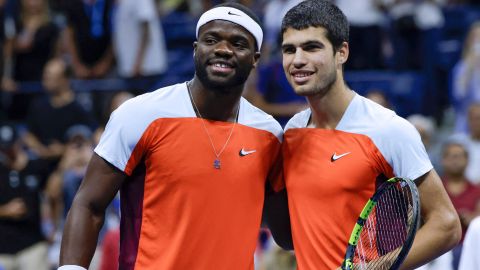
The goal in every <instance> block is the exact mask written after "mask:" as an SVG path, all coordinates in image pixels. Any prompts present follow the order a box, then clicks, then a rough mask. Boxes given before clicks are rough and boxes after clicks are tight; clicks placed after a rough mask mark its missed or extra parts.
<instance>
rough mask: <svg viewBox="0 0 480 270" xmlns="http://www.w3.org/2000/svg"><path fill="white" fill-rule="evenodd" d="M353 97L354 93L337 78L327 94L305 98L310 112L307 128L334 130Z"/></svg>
mask: <svg viewBox="0 0 480 270" xmlns="http://www.w3.org/2000/svg"><path fill="white" fill-rule="evenodd" d="M354 96H355V93H354V92H353V91H352V90H350V89H349V88H348V87H347V86H346V85H345V84H344V83H343V79H340V78H339V79H338V80H337V81H336V82H335V83H334V84H333V85H332V87H331V89H329V90H328V92H327V93H325V94H323V95H313V96H309V97H307V100H308V103H309V105H310V109H311V111H312V119H311V120H310V123H309V126H310V127H315V128H324V129H335V128H336V127H337V125H338V123H339V122H340V120H341V119H342V116H343V114H344V113H345V111H346V110H347V107H348V105H349V104H350V102H351V101H352V99H353V97H354Z"/></svg>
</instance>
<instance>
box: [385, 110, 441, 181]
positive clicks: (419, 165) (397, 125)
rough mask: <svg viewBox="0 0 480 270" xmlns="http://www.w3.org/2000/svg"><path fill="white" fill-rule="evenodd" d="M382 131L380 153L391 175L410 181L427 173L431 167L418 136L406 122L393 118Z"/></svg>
mask: <svg viewBox="0 0 480 270" xmlns="http://www.w3.org/2000/svg"><path fill="white" fill-rule="evenodd" d="M386 125H387V128H385V129H383V131H384V132H385V133H383V134H382V139H381V140H382V141H383V142H382V145H383V147H384V151H382V152H383V153H382V154H383V155H384V156H385V158H386V160H387V162H388V163H389V164H390V165H391V166H392V168H393V173H394V174H395V175H396V176H399V177H405V178H409V179H412V180H415V179H417V178H419V177H420V176H422V175H424V174H425V173H427V172H429V171H430V170H431V169H432V168H433V166H432V163H431V162H430V159H429V157H428V154H427V151H426V149H425V146H424V145H423V143H422V140H421V138H420V134H418V132H417V130H416V129H415V127H414V126H413V125H411V124H410V123H409V122H408V121H407V120H405V119H403V118H401V117H398V116H395V117H394V118H392V121H389V122H388V123H386Z"/></svg>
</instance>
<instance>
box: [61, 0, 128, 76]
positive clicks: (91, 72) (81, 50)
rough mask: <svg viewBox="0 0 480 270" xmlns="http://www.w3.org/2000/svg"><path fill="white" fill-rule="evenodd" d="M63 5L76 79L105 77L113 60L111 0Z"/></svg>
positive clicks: (82, 0) (75, 0)
mask: <svg viewBox="0 0 480 270" xmlns="http://www.w3.org/2000/svg"><path fill="white" fill-rule="evenodd" d="M65 5H66V6H65V13H66V17H67V28H66V33H65V36H66V42H67V50H68V53H69V54H70V56H71V61H72V67H73V72H74V74H75V76H76V77H77V78H81V79H92V78H102V77H105V76H106V75H107V74H108V73H109V72H110V71H111V68H112V65H113V60H114V57H113V50H112V37H111V35H112V31H111V30H112V27H111V26H112V8H113V0H70V1H68V2H67V3H66V4H65ZM132 53H133V52H132Z"/></svg>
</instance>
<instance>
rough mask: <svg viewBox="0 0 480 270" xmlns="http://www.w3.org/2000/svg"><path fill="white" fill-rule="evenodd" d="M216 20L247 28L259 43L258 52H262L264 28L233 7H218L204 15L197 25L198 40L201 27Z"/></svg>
mask: <svg viewBox="0 0 480 270" xmlns="http://www.w3.org/2000/svg"><path fill="white" fill-rule="evenodd" d="M214 20H224V21H229V22H232V23H236V24H238V25H240V26H242V27H243V28H245V29H246V30H247V31H248V32H250V33H251V34H252V35H253V37H254V38H255V40H256V41H257V50H258V51H260V48H261V47H262V40H263V31H262V27H260V25H259V24H258V23H257V22H256V21H255V20H254V19H252V18H251V17H250V16H248V15H247V14H245V13H244V12H243V11H241V10H239V9H236V8H232V7H216V8H212V9H210V10H208V11H206V12H205V13H203V15H202V16H200V19H199V20H198V23H197V30H196V37H197V38H198V30H199V29H200V27H202V26H203V25H204V24H206V23H208V22H211V21H214Z"/></svg>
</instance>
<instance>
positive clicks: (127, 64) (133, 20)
mask: <svg viewBox="0 0 480 270" xmlns="http://www.w3.org/2000/svg"><path fill="white" fill-rule="evenodd" d="M115 10H116V13H115V20H114V30H115V31H114V32H113V38H114V39H113V40H114V48H115V55H116V59H117V61H118V72H119V74H120V76H122V77H126V78H132V77H141V76H154V75H160V74H162V73H163V72H165V70H166V68H167V52H166V46H165V39H164V35H163V29H162V28H161V24H160V19H159V16H158V11H157V8H156V6H155V2H154V1H153V0H117V4H116V9H115Z"/></svg>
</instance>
